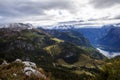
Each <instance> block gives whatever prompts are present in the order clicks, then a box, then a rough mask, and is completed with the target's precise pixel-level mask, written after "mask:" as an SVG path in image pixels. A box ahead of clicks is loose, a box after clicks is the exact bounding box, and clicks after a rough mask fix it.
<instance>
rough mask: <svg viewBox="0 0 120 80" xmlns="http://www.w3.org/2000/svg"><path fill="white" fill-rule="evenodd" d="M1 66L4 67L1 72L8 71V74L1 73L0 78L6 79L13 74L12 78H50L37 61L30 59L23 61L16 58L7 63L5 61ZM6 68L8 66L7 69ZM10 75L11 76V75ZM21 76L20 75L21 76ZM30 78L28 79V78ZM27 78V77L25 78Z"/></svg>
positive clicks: (37, 79)
mask: <svg viewBox="0 0 120 80" xmlns="http://www.w3.org/2000/svg"><path fill="white" fill-rule="evenodd" d="M0 68H4V69H3V70H2V71H1V72H4V71H5V72H7V71H10V72H7V73H5V74H6V75H7V76H6V75H2V76H1V75H0V79H2V80H6V79H8V78H9V77H10V76H11V75H12V76H13V79H12V80H16V79H20V80H30V79H34V80H41V79H43V80H48V78H47V77H46V75H45V73H44V71H43V69H42V68H38V67H37V66H36V64H35V63H33V62H30V61H22V60H20V59H16V60H15V61H14V62H11V63H7V62H6V61H3V64H1V65H0ZM6 68H8V69H7V70H6ZM9 75H10V76H9ZM19 76H20V77H19ZM26 77H27V78H29V79H27V78H26ZM23 78H26V79H23Z"/></svg>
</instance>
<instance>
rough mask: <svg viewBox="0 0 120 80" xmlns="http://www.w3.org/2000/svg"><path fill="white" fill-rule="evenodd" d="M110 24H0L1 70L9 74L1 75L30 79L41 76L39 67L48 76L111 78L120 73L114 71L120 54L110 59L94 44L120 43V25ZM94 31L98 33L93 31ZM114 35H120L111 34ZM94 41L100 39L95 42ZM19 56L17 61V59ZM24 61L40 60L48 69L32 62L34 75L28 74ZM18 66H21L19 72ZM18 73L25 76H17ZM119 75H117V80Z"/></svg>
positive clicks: (55, 78)
mask: <svg viewBox="0 0 120 80" xmlns="http://www.w3.org/2000/svg"><path fill="white" fill-rule="evenodd" d="M109 26H110V27H107V26H105V27H102V28H98V29H97V28H92V29H87V28H80V29H76V28H73V27H72V28H71V29H70V28H69V29H52V30H51V29H43V28H35V27H34V26H32V25H31V24H23V23H11V24H6V25H2V26H1V28H0V64H1V65H0V74H3V73H5V72H7V74H6V75H0V79H3V80H4V79H9V80H15V79H16V78H19V77H21V78H20V79H21V80H22V79H23V78H25V77H27V79H28V80H31V79H32V80H39V79H38V78H37V79H36V77H35V74H33V75H32V73H34V71H37V70H38V71H37V72H38V73H41V74H42V75H44V76H46V77H47V78H48V80H80V79H82V80H104V79H105V80H106V79H108V80H110V77H111V76H113V75H116V74H117V73H120V72H119V70H117V71H115V72H114V73H112V72H113V71H114V70H116V68H119V64H116V63H119V61H120V59H119V56H117V57H115V58H112V59H107V57H105V56H104V55H103V54H101V53H100V52H99V51H98V50H97V49H96V48H95V46H93V44H95V45H96V44H99V46H106V45H108V44H111V43H110V42H109V41H108V42H107V43H108V44H107V43H106V44H105V43H104V41H107V40H108V39H109V40H111V41H114V42H116V43H118V41H119V37H118V35H119V27H114V26H113V25H109ZM87 30H88V31H87ZM82 31H83V32H82ZM92 31H93V32H94V33H92V34H91V32H92ZM98 31H100V33H98ZM95 33H96V34H95ZM97 33H98V34H97ZM93 34H94V35H93ZM89 35H91V37H92V38H91V37H89ZM92 35H93V36H92ZM98 35H99V36H98ZM113 35H114V37H117V38H114V37H113V38H111V36H113ZM87 36H88V37H87ZM102 36H103V37H102ZM101 39H102V40H101ZM116 39H117V40H118V41H117V40H116ZM92 40H93V41H92ZM94 41H96V42H95V43H92V44H91V42H94ZM98 42H99V43H98ZM116 43H114V45H115V44H116ZM112 45H113V44H112ZM118 45H119V44H118ZM109 47H111V46H109ZM113 47H116V46H113ZM117 47H118V46H117ZM106 49H107V48H106ZM16 59H17V63H16V62H14V61H15V60H16ZM5 61H7V62H8V64H6V62H5ZM19 61H20V62H19ZM22 61H25V62H29V64H30V65H31V64H35V63H36V65H37V66H38V67H40V68H41V69H43V70H44V73H42V72H41V71H43V70H39V69H38V68H35V67H31V66H29V67H30V68H27V70H29V71H30V73H31V75H30V76H26V75H25V72H26V71H25V72H24V69H25V70H26V68H25V65H26V64H23V63H24V62H22ZM31 62H34V63H31ZM3 63H4V65H3ZM27 64H28V63H27ZM114 65H116V66H114ZM27 67H28V65H27ZM111 68H112V69H111ZM17 69H19V70H18V73H16V72H17V71H16V70H17ZM109 69H110V70H109ZM21 70H23V72H22V71H21ZM108 72H109V73H108ZM26 73H27V72H26ZM18 74H20V75H21V76H15V75H18ZM105 75H107V76H105ZM6 76H7V77H6ZM118 77H119V76H116V77H114V76H113V80H115V79H116V78H118ZM43 80H44V79H43ZM45 80H46V78H45Z"/></svg>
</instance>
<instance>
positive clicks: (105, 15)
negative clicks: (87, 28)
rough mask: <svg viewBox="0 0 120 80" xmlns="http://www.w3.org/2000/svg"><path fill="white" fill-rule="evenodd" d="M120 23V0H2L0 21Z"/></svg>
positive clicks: (43, 23) (41, 23)
mask: <svg viewBox="0 0 120 80" xmlns="http://www.w3.org/2000/svg"><path fill="white" fill-rule="evenodd" d="M74 20H75V21H79V20H84V21H88V20H89V21H92V22H93V21H95V22H96V21H97V22H99V23H101V24H102V23H103V22H106V21H107V22H108V23H111V22H120V0H0V23H1V24H3V23H14V22H25V23H32V24H34V25H51V24H55V23H57V22H64V21H74Z"/></svg>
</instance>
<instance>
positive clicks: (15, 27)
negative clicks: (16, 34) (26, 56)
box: [0, 23, 34, 31]
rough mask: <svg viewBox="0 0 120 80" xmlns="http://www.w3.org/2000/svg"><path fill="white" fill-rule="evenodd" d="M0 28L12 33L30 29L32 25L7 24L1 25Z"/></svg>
mask: <svg viewBox="0 0 120 80" xmlns="http://www.w3.org/2000/svg"><path fill="white" fill-rule="evenodd" d="M0 28H8V29H10V30H13V31H21V30H24V29H32V28H34V26H32V24H29V23H27V24H24V23H9V24H3V25H1V26H0Z"/></svg>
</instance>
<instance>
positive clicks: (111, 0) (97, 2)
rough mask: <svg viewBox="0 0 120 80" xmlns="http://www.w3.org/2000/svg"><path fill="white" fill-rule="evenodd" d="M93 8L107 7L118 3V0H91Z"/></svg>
mask: <svg viewBox="0 0 120 80" xmlns="http://www.w3.org/2000/svg"><path fill="white" fill-rule="evenodd" d="M90 3H91V4H93V6H94V7H95V8H108V7H112V6H114V5H120V0H91V2H90Z"/></svg>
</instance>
